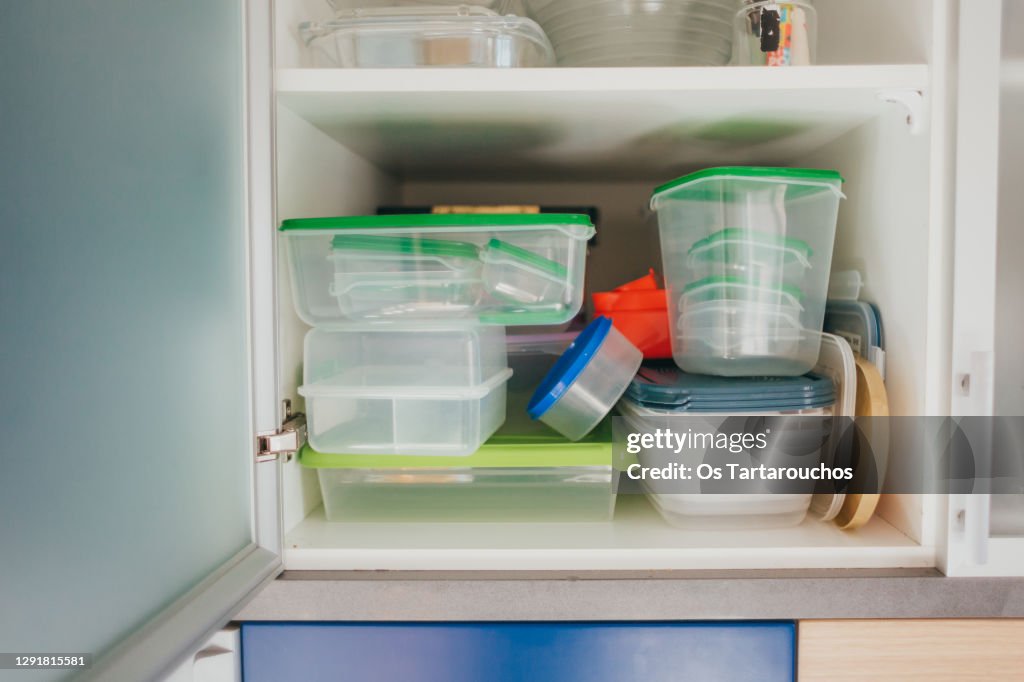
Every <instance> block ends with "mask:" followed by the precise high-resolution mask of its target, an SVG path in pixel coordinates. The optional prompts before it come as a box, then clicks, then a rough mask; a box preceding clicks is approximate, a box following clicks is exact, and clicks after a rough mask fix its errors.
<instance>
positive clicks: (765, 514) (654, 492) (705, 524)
mask: <svg viewBox="0 0 1024 682" xmlns="http://www.w3.org/2000/svg"><path fill="white" fill-rule="evenodd" d="M618 410H619V413H620V414H621V415H622V416H623V417H624V418H625V420H626V424H627V426H628V428H630V429H632V430H634V431H637V432H649V431H650V430H651V427H652V425H653V426H655V427H658V426H660V427H669V428H670V427H671V426H672V422H671V421H670V420H669V419H667V418H669V417H678V416H679V414H681V413H679V412H676V411H674V410H659V409H652V408H648V407H644V406H642V405H639V404H638V403H636V402H635V401H633V400H631V399H630V398H628V397H627V398H623V399H622V400H620V401H619V404H618ZM832 413H833V408H832V407H820V408H814V409H806V410H778V411H763V410H758V409H750V410H749V411H748V412H740V411H738V410H737V411H733V410H728V411H723V412H722V413H686V414H687V417H688V419H687V421H686V427H687V428H693V430H694V431H695V432H704V431H707V432H712V433H715V432H718V431H719V430H720V429H722V428H723V427H725V426H726V422H727V420H732V419H735V418H736V417H742V416H757V417H773V416H775V417H783V416H790V415H791V416H794V417H799V420H793V421H791V422H788V423H789V425H790V427H791V428H794V429H795V430H797V431H798V432H796V433H793V434H790V435H791V436H793V437H794V438H800V439H811V438H814V439H817V438H821V439H822V442H821V447H819V449H818V451H819V452H820V451H821V450H822V449H823V447H824V444H825V442H827V439H826V437H825V434H826V432H827V430H828V428H830V427H831V415H832ZM675 427H676V429H675V430H676V431H681V430H683V429H680V428H679V427H680V424H679V420H676V422H675ZM801 431H802V432H805V433H800V432H801ZM819 432H820V433H819ZM807 457H808V455H807V453H801V455H800V456H799V457H798V458H797V459H796V460H794V461H795V462H796V461H798V462H800V463H806V462H807V461H808V460H807V459H806V458H807ZM637 460H638V461H639V463H640V464H641V465H643V466H647V467H662V466H665V465H666V464H667V463H670V462H671V463H680V464H683V465H685V466H688V467H691V471H696V468H697V467H698V466H699V465H700V464H702V463H704V462H705V461H707V460H706V451H703V450H699V449H696V448H691V449H689V450H685V449H684V450H683V451H682V452H680V453H675V452H674V451H673V450H671V449H669V450H664V451H662V450H657V449H644V450H643V451H641V452H640V453H639V454H638V455H637ZM730 461H732V460H730ZM765 464H767V465H769V466H772V465H776V466H779V465H783V464H784V462H782V461H768V462H765ZM641 483H642V486H643V488H644V490H645V492H646V493H647V498H648V499H649V500H650V501H651V504H652V505H653V506H654V508H655V509H656V510H657V511H658V513H659V514H661V516H662V518H663V519H665V521H666V522H668V523H669V524H670V525H672V526H674V527H676V528H685V529H695V530H730V529H755V528H782V527H787V526H795V525H798V524H800V523H801V522H802V521H803V520H804V517H805V516H807V511H808V509H809V508H810V506H811V499H812V497H813V495H814V483H813V482H807V483H806V484H800V485H798V486H796V487H800V486H802V487H803V489H801V490H799V491H796V492H778V491H774V492H773V491H768V490H765V491H763V492H761V491H754V490H752V491H751V492H729V493H713V492H712V493H709V492H705V491H704V489H702V487H701V485H702V484H701V482H700V481H697V480H694V481H689V482H686V483H685V484H682V483H678V482H673V483H669V484H667V486H665V487H662V488H660V489H656V488H655V486H656V485H658V484H657V483H654V484H652V483H649V482H648V481H646V480H645V481H642V482H641ZM662 485H663V486H664V484H662ZM791 488H792V486H791V484H790V488H787V489H791ZM690 489H692V490H693V492H692V493H690V492H688V491H689V490H690ZM666 490H671V491H672V492H666Z"/></svg>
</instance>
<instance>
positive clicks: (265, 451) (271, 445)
mask: <svg viewBox="0 0 1024 682" xmlns="http://www.w3.org/2000/svg"><path fill="white" fill-rule="evenodd" d="M283 407H284V421H283V422H282V423H281V428H279V429H275V430H273V431H263V432H261V433H257V434H256V461H257V462H272V461H274V460H276V459H278V458H283V459H284V461H286V462H290V461H291V459H292V457H294V456H295V453H296V452H298V451H299V448H301V447H302V445H303V444H304V443H305V442H306V415H304V414H303V413H301V412H296V413H295V414H292V401H291V400H285V401H284V403H283Z"/></svg>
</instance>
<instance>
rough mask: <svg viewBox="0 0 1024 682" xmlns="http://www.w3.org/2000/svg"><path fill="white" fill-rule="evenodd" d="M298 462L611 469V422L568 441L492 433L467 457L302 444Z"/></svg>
mask: <svg viewBox="0 0 1024 682" xmlns="http://www.w3.org/2000/svg"><path fill="white" fill-rule="evenodd" d="M299 462H301V463H302V466H304V467H307V468H310V469H430V468H445V469H451V468H469V467H475V468H488V469H496V468H527V467H558V466H611V464H612V430H611V420H608V419H606V420H605V421H604V422H602V423H601V424H600V425H599V426H598V427H597V428H595V429H594V430H593V431H592V432H591V433H590V434H589V435H588V436H587V437H586V438H584V439H583V440H581V441H578V442H575V443H574V442H571V441H569V440H566V439H565V438H564V437H562V436H560V435H558V434H556V433H550V434H548V433H536V434H531V435H528V436H527V435H517V434H501V433H500V432H499V433H498V434H495V435H494V436H492V437H491V439H490V440H488V441H487V442H486V443H484V445H483V446H482V447H481V448H480V449H479V450H477V451H476V452H475V453H473V454H472V455H470V456H469V457H416V456H406V455H329V454H325V453H322V452H317V451H316V450H314V449H313V448H311V447H310V446H309V444H306V445H303V446H302V449H301V450H299Z"/></svg>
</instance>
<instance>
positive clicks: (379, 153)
mask: <svg viewBox="0 0 1024 682" xmlns="http://www.w3.org/2000/svg"><path fill="white" fill-rule="evenodd" d="M927 83H928V67H927V66H926V65H920V64H911V65H880V66H808V67H792V68H780V69H766V68H757V67H707V68H704V67H700V68H600V69H518V70H516V69H434V70H429V69H421V70H414V69H282V70H280V71H278V73H277V95H278V101H279V103H280V105H281V106H283V107H286V108H287V109H289V110H291V111H293V112H295V113H296V114H297V115H298V116H300V117H301V118H303V119H305V120H307V121H309V122H310V123H311V124H313V125H314V126H316V127H317V128H319V129H320V130H322V131H324V132H325V133H327V134H328V135H329V136H331V137H332V138H334V139H335V140H337V141H338V142H340V143H341V144H343V145H344V146H346V147H348V148H349V149H351V150H352V151H354V152H355V153H357V154H359V155H360V156H362V157H364V158H366V159H367V160H369V161H371V162H373V163H375V164H376V165H378V166H379V167H381V168H382V169H384V170H386V171H388V172H390V173H392V174H394V175H396V176H398V177H401V178H405V179H432V180H435V179H494V180H507V179H533V180H537V179H559V178H564V177H565V176H566V175H567V174H571V176H572V178H573V179H597V178H601V179H626V178H628V179H652V180H655V179H664V178H666V177H671V176H672V175H674V174H678V173H682V172H685V171H688V170H690V169H693V168H696V167H701V166H706V165H716V164H717V165H721V164H728V163H774V164H788V163H793V162H795V161H797V160H798V159H799V158H800V157H801V156H803V155H806V154H807V153H808V152H810V151H813V150H814V149H816V148H818V147H820V146H821V145H823V144H825V143H827V142H830V141H831V140H834V139H835V138H837V137H839V136H840V135H842V134H843V133H845V132H847V131H849V130H851V129H853V128H855V127H857V126H859V125H861V124H863V123H864V122H865V121H868V120H870V119H873V118H877V117H879V116H882V115H884V114H885V113H886V112H891V113H892V114H893V115H897V116H901V117H905V116H906V112H902V111H901V110H900V108H899V107H898V106H897V105H893V104H889V103H886V102H884V101H883V100H882V98H880V95H881V94H883V93H890V92H893V91H907V90H914V91H921V92H923V91H924V90H925V89H926V87H927Z"/></svg>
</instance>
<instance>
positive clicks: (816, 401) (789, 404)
mask: <svg viewBox="0 0 1024 682" xmlns="http://www.w3.org/2000/svg"><path fill="white" fill-rule="evenodd" d="M626 399H627V400H629V401H630V402H631V403H633V404H634V405H639V406H641V407H645V408H648V409H651V410H658V411H659V412H670V413H672V414H701V413H709V412H710V413H716V414H722V413H725V414H729V413H738V412H794V411H798V410H814V409H818V408H822V407H831V406H832V405H834V404H835V402H836V399H835V396H834V395H831V396H824V397H820V398H805V399H788V400H748V401H738V400H725V401H708V402H694V403H687V404H685V405H662V404H659V403H651V402H647V401H645V400H636V399H635V398H632V397H628V396H627V398H626Z"/></svg>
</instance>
